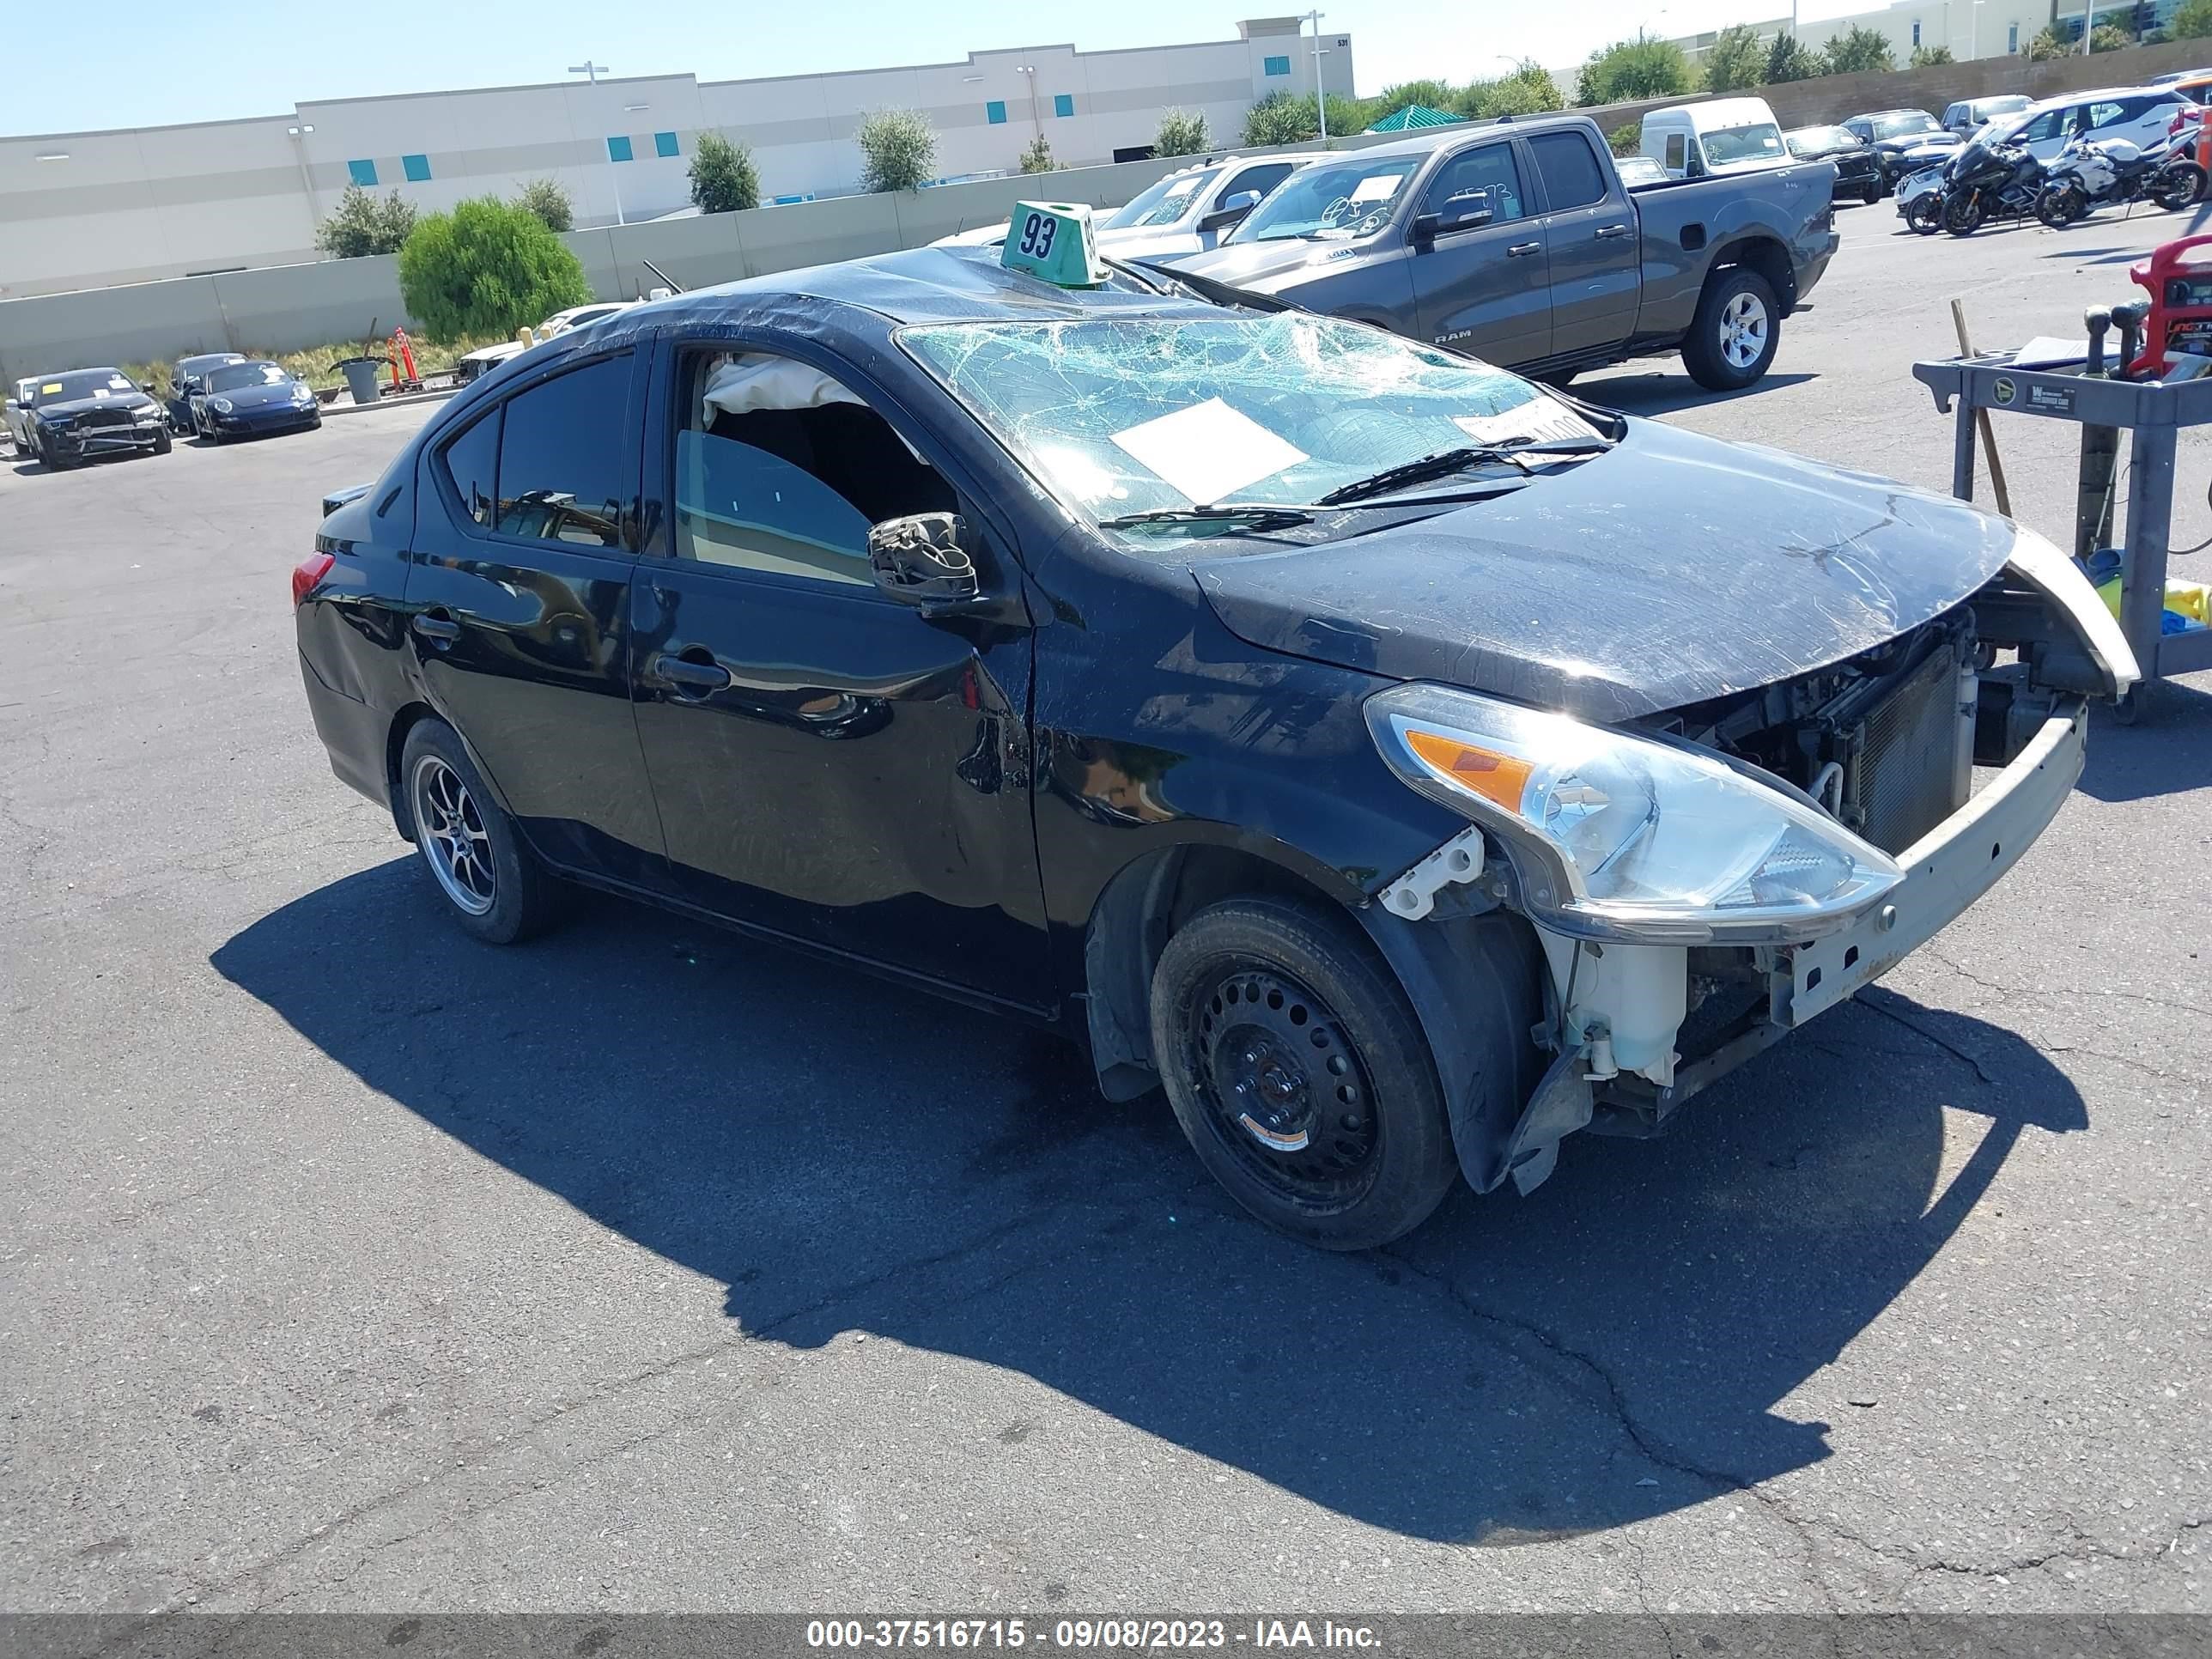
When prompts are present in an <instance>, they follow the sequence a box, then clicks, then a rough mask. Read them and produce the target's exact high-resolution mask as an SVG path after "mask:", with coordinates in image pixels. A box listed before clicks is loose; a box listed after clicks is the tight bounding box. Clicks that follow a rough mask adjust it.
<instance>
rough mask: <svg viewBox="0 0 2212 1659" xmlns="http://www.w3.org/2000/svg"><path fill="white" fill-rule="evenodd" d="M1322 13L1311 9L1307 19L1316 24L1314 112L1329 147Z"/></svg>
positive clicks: (1322, 135)
mask: <svg viewBox="0 0 2212 1659" xmlns="http://www.w3.org/2000/svg"><path fill="white" fill-rule="evenodd" d="M1321 17H1322V15H1321V13H1319V12H1317V11H1310V12H1308V13H1307V14H1306V15H1305V21H1307V22H1309V23H1311V24H1312V25H1313V26H1314V113H1315V115H1316V116H1317V117H1318V118H1320V121H1321V145H1322V149H1328V94H1327V93H1325V92H1323V91H1322V86H1321Z"/></svg>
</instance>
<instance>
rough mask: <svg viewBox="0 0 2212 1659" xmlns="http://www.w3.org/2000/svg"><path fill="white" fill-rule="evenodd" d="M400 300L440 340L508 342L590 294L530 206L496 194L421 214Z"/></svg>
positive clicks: (402, 261)
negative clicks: (526, 327) (447, 209)
mask: <svg viewBox="0 0 2212 1659" xmlns="http://www.w3.org/2000/svg"><path fill="white" fill-rule="evenodd" d="M399 295H400V298H401V299H402V300H404V301H405V302H406V306H407V312H408V314H409V315H410V316H411V317H416V318H419V319H421V320H422V331H423V333H424V334H425V335H427V336H428V337H429V338H430V339H432V340H435V341H439V342H441V343H442V342H445V341H449V340H455V339H459V338H461V337H465V336H471V335H473V336H477V337H483V338H495V339H496V338H504V337H507V336H510V335H512V334H513V332H514V331H515V330H517V329H519V328H520V327H521V326H522V325H524V324H525V323H535V322H538V321H539V320H540V319H543V318H545V317H549V316H550V315H551V314H552V313H555V312H556V311H562V310H565V309H566V308H567V307H569V306H580V305H582V304H584V303H585V302H586V301H588V300H590V298H591V297H592V285H591V284H590V283H587V282H586V281H585V280H584V267H583V266H582V265H581V264H579V263H578V262H577V258H576V256H575V255H574V253H571V252H569V251H568V246H567V245H566V244H565V243H563V242H562V240H561V239H560V238H559V237H557V236H556V235H555V234H553V233H552V232H551V231H550V230H548V229H547V228H545V222H544V220H543V219H541V218H539V217H538V216H537V215H536V214H534V213H532V211H531V210H529V209H528V208H526V207H523V206H521V205H520V204H517V203H513V202H502V201H501V200H500V199H499V198H498V197H495V196H483V197H477V198H476V199H474V200H471V201H466V202H463V203H461V204H459V206H457V207H455V208H454V209H453V211H452V212H451V213H432V214H428V215H426V216H423V218H422V219H421V220H420V221H419V222H417V223H416V226H415V228H414V231H413V232H412V233H411V234H410V235H409V236H408V238H407V245H406V246H404V247H403V248H401V249H400V250H399Z"/></svg>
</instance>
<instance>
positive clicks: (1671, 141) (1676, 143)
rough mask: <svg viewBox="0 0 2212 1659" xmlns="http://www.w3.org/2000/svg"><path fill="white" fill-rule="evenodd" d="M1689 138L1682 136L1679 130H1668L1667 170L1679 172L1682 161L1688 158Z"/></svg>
mask: <svg viewBox="0 0 2212 1659" xmlns="http://www.w3.org/2000/svg"><path fill="white" fill-rule="evenodd" d="M1689 153H1690V149H1689V140H1688V139H1686V137H1683V135H1682V134H1680V133H1679V132H1670V133H1668V135H1667V171H1668V172H1669V173H1680V171H1681V170H1682V167H1683V163H1684V162H1685V161H1687V160H1688V159H1689Z"/></svg>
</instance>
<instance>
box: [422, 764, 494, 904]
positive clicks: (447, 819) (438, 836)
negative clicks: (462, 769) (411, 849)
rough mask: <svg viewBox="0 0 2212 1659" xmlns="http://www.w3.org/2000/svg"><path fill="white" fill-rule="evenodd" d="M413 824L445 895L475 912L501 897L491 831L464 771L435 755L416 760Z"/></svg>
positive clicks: (431, 870) (432, 870) (424, 854)
mask: <svg viewBox="0 0 2212 1659" xmlns="http://www.w3.org/2000/svg"><path fill="white" fill-rule="evenodd" d="M410 788H411V792H412V793H413V796H414V805H415V827H416V832H417V833H418V834H419V835H420V836H422V852H423V856H424V857H426V858H427V859H428V860H429V863H430V873H431V874H432V875H434V876H435V877H436V878H438V885H439V886H441V887H442V888H443V889H445V891H446V896H447V898H449V899H451V900H453V902H454V903H455V904H457V905H459V907H460V908H462V909H463V910H465V911H466V912H467V913H468V914H469V915H472V916H481V915H485V914H486V913H488V912H489V910H490V909H491V908H492V906H493V905H494V904H495V902H498V898H499V877H498V873H497V871H496V870H495V866H494V865H493V862H492V849H491V837H490V836H489V834H487V833H486V831H485V829H484V823H483V812H482V811H481V809H480V808H479V807H478V806H477V801H476V798H475V797H474V796H473V795H471V793H469V786H468V784H467V783H466V782H465V781H464V780H463V779H462V777H461V775H460V774H459V773H458V772H456V771H455V770H454V769H453V768H452V767H450V766H448V765H447V764H446V763H445V762H444V761H443V760H441V759H440V758H439V757H437V756H435V755H425V756H423V757H422V758H421V759H420V760H418V761H416V763H415V776H414V780H413V782H412V784H411V785H410Z"/></svg>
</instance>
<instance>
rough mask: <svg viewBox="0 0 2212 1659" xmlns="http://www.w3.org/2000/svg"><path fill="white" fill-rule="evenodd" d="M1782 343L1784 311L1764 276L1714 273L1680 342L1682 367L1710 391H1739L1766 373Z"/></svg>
mask: <svg viewBox="0 0 2212 1659" xmlns="http://www.w3.org/2000/svg"><path fill="white" fill-rule="evenodd" d="M1781 343H1782V307H1781V303H1780V302H1779V301H1777V300H1776V299H1775V297H1774V290H1773V289H1771V288H1770V287H1769V286H1768V285H1767V282H1766V278H1765V277H1764V276H1760V275H1759V273H1758V272H1757V271H1755V270H1743V269H1741V267H1739V268H1737V269H1735V270H1723V271H1719V272H1717V273H1716V274H1715V275H1714V276H1713V279H1712V280H1711V282H1710V283H1707V284H1706V286H1705V295H1704V296H1703V297H1702V298H1701V299H1699V301H1698V314H1697V316H1696V317H1695V318H1694V319H1692V321H1691V324H1690V335H1689V338H1687V339H1686V340H1685V341H1683V342H1682V366H1683V367H1684V368H1686V369H1688V370H1689V371H1690V378H1691V379H1692V380H1695V381H1696V382H1697V383H1698V384H1699V386H1703V387H1705V390H1706V391H1708V392H1741V391H1742V390H1743V389H1744V387H1746V386H1750V385H1752V384H1753V382H1755V381H1756V380H1758V379H1759V377H1760V376H1761V375H1763V374H1765V373H1766V371H1767V368H1768V367H1769V366H1770V365H1771V364H1772V362H1774V353H1775V349H1776V348H1778V346H1779V345H1780V344H1781Z"/></svg>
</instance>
